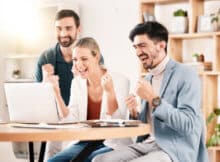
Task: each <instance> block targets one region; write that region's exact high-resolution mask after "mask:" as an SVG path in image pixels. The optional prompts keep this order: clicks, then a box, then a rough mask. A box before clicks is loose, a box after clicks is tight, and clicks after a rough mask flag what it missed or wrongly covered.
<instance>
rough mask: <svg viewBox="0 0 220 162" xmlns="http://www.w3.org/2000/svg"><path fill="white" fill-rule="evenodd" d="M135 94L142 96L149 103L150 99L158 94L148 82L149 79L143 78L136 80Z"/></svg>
mask: <svg viewBox="0 0 220 162" xmlns="http://www.w3.org/2000/svg"><path fill="white" fill-rule="evenodd" d="M135 92H136V94H137V95H138V96H139V97H140V98H142V99H145V100H147V101H148V102H150V103H151V100H152V99H153V98H154V97H155V96H158V95H157V94H156V93H155V92H154V90H153V87H152V85H151V84H150V82H149V81H146V80H144V79H140V80H139V81H138V82H137V86H136V90H135Z"/></svg>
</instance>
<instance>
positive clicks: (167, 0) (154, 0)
mask: <svg viewBox="0 0 220 162" xmlns="http://www.w3.org/2000/svg"><path fill="white" fill-rule="evenodd" d="M187 1H188V0H140V2H141V3H146V4H147V3H157V4H168V3H178V2H187Z"/></svg>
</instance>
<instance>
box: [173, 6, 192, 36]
mask: <svg viewBox="0 0 220 162" xmlns="http://www.w3.org/2000/svg"><path fill="white" fill-rule="evenodd" d="M187 16H188V14H187V11H184V10H183V9H178V10H176V11H174V12H173V18H172V21H171V27H170V32H171V33H186V32H187V31H188V18H187Z"/></svg>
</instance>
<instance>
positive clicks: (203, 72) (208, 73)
mask: <svg viewBox="0 0 220 162" xmlns="http://www.w3.org/2000/svg"><path fill="white" fill-rule="evenodd" d="M198 74H199V75H220V72H219V71H202V72H199V73H198Z"/></svg>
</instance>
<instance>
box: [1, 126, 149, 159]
mask: <svg viewBox="0 0 220 162" xmlns="http://www.w3.org/2000/svg"><path fill="white" fill-rule="evenodd" d="M149 132H150V127H149V125H148V124H139V126H138V127H112V128H89V127H88V128H87V127H86V128H84V127H83V128H72V129H69V128H68V129H66V128H65V129H39V128H38V129H34V128H15V127H11V126H10V125H9V124H0V141H16V142H29V152H30V161H31V162H32V161H34V154H33V142H34V141H41V142H42V145H41V150H40V157H39V162H41V161H43V156H44V151H45V147H46V141H67V140H98V139H109V138H125V137H135V136H139V135H145V134H147V133H149Z"/></svg>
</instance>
